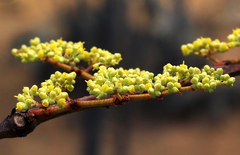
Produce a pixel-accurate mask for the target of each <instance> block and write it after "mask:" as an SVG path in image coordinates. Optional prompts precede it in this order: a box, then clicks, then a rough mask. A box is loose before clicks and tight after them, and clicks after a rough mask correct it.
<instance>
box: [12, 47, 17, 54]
mask: <svg viewBox="0 0 240 155" xmlns="http://www.w3.org/2000/svg"><path fill="white" fill-rule="evenodd" d="M17 52H18V49H16V48H14V49H12V55H14V56H15V55H17Z"/></svg>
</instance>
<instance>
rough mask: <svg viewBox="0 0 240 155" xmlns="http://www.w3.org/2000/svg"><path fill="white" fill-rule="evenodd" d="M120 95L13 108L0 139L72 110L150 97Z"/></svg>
mask: <svg viewBox="0 0 240 155" xmlns="http://www.w3.org/2000/svg"><path fill="white" fill-rule="evenodd" d="M191 90H192V91H193V90H195V89H193V88H192V86H186V87H182V88H180V90H179V94H181V92H184V91H191ZM171 94H173V93H169V92H168V91H167V90H165V91H163V92H162V94H161V95H160V96H159V97H158V99H162V98H163V97H164V96H167V95H171ZM118 95H119V94H118ZM121 97H122V100H121V101H120V100H119V99H118V98H117V97H116V96H115V95H111V96H109V97H108V98H107V99H102V100H97V99H96V97H95V96H88V97H83V98H79V99H76V100H72V99H69V100H68V101H67V103H66V104H65V105H64V106H63V107H62V108H59V107H58V106H56V105H54V106H50V107H47V108H39V109H30V110H28V111H27V112H16V111H15V109H13V110H12V112H11V114H10V115H8V116H7V117H6V118H5V119H4V120H3V121H2V122H1V124H0V139H3V138H15V137H25V136H27V135H28V134H29V133H31V132H32V131H33V130H34V129H35V128H36V127H37V126H38V125H39V124H41V123H43V122H45V121H48V120H51V119H53V118H56V117H59V116H62V115H66V114H69V113H72V112H76V111H81V110H84V109H89V108H94V107H109V106H113V105H115V106H119V105H123V104H124V103H127V102H130V101H136V100H147V99H152V97H151V95H150V94H148V93H146V94H133V95H130V94H126V95H121Z"/></svg>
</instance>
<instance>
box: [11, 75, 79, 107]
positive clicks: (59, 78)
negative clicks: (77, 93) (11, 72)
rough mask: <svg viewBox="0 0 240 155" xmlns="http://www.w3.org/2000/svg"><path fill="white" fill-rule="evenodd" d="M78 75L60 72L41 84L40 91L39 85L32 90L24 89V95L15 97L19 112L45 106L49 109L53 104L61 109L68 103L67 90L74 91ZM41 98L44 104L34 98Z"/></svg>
mask: <svg viewBox="0 0 240 155" xmlns="http://www.w3.org/2000/svg"><path fill="white" fill-rule="evenodd" d="M75 78H76V73H75V72H71V73H69V74H67V73H65V72H64V73H60V72H59V71H57V72H55V74H52V75H51V77H50V79H49V80H46V81H45V82H42V83H41V88H39V89H38V86H37V85H33V86H32V87H31V88H29V87H24V88H23V93H22V94H18V95H17V96H15V97H16V98H17V100H18V101H19V102H18V103H17V104H16V109H17V110H20V111H21V110H27V109H30V108H32V107H39V106H41V105H42V106H44V107H48V106H49V105H51V104H54V103H57V105H58V106H59V107H62V106H63V105H64V104H65V103H66V98H67V97H68V93H67V92H64V91H65V90H68V91H72V90H73V89H74V86H73V84H75V80H74V79H75ZM36 96H39V97H40V98H41V99H42V103H41V104H38V103H37V102H36V101H35V100H34V97H36Z"/></svg>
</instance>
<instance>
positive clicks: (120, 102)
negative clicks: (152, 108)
mask: <svg viewBox="0 0 240 155" xmlns="http://www.w3.org/2000/svg"><path fill="white" fill-rule="evenodd" d="M119 96H120V97H121V99H122V100H119V98H117V97H116V95H115V96H114V97H113V98H114V99H115V100H114V105H115V106H123V105H124V103H128V102H129V101H130V98H129V96H128V95H120V94H119Z"/></svg>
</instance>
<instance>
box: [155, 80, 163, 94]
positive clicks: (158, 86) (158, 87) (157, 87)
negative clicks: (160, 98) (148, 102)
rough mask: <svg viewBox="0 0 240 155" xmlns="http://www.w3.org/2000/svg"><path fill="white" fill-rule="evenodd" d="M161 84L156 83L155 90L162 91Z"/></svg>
mask: <svg viewBox="0 0 240 155" xmlns="http://www.w3.org/2000/svg"><path fill="white" fill-rule="evenodd" d="M161 86H162V85H161V84H160V83H155V84H154V89H155V90H157V91H160V90H161ZM156 96H157V95H156Z"/></svg>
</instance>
